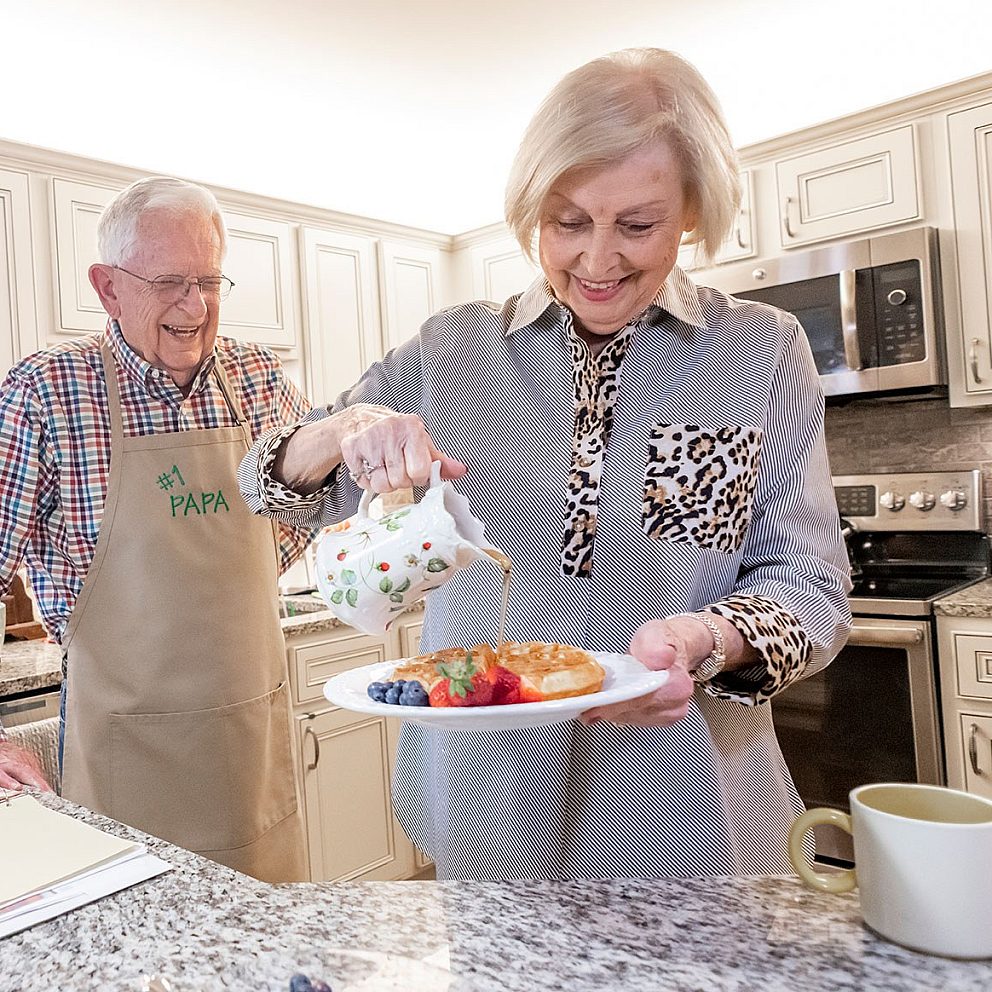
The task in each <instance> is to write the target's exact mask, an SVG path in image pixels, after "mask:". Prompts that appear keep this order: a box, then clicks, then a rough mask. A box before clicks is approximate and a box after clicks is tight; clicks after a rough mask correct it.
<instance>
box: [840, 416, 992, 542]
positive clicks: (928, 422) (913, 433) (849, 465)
mask: <svg viewBox="0 0 992 992" xmlns="http://www.w3.org/2000/svg"><path fill="white" fill-rule="evenodd" d="M826 434H827V449H828V451H829V453H830V471H831V472H832V473H833V474H834V475H857V474H858V473H860V472H918V471H951V472H953V471H958V470H964V469H973V468H977V469H981V472H982V485H983V490H984V502H985V506H984V517H983V519H984V521H985V531H986V533H992V406H980V407H968V408H956V409H953V410H952V409H951V408H950V407H949V406H948V404H947V400H943V399H934V400H913V401H911V402H902V403H891V402H878V401H875V402H871V401H854V402H852V403H849V404H847V405H844V406H829V407H827V418H826Z"/></svg>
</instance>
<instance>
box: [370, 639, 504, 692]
mask: <svg viewBox="0 0 992 992" xmlns="http://www.w3.org/2000/svg"><path fill="white" fill-rule="evenodd" d="M467 650H469V649H466V648H445V649H444V650H443V651H433V652H431V653H430V654H422V655H420V656H419V657H417V658H411V659H409V660H408V661H407V663H406V664H405V665H398V666H397V667H396V668H394V669H393V674H392V675H390V676H389V677H390V679H392V681H394V682H396V681H397V680H399V679H405V680H406V681H407V682H419V683H420V684H421V685H422V686H423V687H424V688H425V689H426V690H427V691H428V692H430V691H431V689H432V688H433V687H434V686H435V685H436V684H437V683H438V682H440V681H441V679H442V677H443V676H441V675H440V674H438V670H437V666H438V665H441V664H450V663H452V662H458V661H464V660H465V654H466V653H467ZM470 650H471V652H472V661H473V662H474V664H475V666H476V667H477V668H478V669H479V671H480V672H484V671H488V669H489V668H491V667H492V666H493V665H494V664H496V652H495V651H493V649H492V648H491V647H490V646H489V645H488V644H476V645H475V647H473V648H471V649H470Z"/></svg>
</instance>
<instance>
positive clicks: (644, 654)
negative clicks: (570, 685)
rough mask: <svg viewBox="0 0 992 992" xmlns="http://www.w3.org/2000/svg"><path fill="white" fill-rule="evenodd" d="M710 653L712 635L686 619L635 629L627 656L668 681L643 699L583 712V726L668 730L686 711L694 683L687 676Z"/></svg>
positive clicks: (671, 620) (702, 625)
mask: <svg viewBox="0 0 992 992" xmlns="http://www.w3.org/2000/svg"><path fill="white" fill-rule="evenodd" d="M712 650H713V635H712V634H711V633H710V631H709V630H708V629H707V627H706V625H705V624H703V623H700V622H699V621H698V620H692V619H690V618H687V617H672V618H671V619H669V620H649V621H648V622H647V623H645V624H643V625H642V626H641V627H639V628H638V629H637V631H636V632H635V634H634V636H633V638H632V639H631V642H630V653H631V655H633V656H634V657H635V658H636V659H637V660H638V661H639V662H641V664H642V665H644V667H645V668H650V669H651V670H652V671H667V672H668V681H667V682H666V683H665V684H664V685H663V686H662V687H661V688H660V689H655V691H654V692H652V693H650V694H649V695H647V696H640V697H638V698H637V699H630V700H628V701H627V702H625V703H613V704H612V705H611V706H597V707H596V708H595V709H591V710H586V712H585V713H583V714H582V716H581V717H580V719H581V720H582V722H583V723H587V724H589V723H595V722H596V721H597V720H609V721H611V722H612V723H619V724H624V725H626V726H630V727H669V726H671V725H672V724H673V723H678V721H679V720H681V719H682V717H684V716H685V715H686V713H687V712H688V710H689V700H690V699H692V693H693V689H694V688H695V686H696V683H695V682H693V680H692V678H691V677H690V676H689V669H691V668H695V667H696V665H698V664H699V663H700V662H701V661H702V660H703V659H704V658H707V657H709V654H710V652H711V651H712Z"/></svg>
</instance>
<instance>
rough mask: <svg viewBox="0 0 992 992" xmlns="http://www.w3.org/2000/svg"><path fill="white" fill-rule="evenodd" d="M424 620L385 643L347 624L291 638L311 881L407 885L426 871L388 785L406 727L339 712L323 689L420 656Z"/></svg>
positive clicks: (403, 625)
mask: <svg viewBox="0 0 992 992" xmlns="http://www.w3.org/2000/svg"><path fill="white" fill-rule="evenodd" d="M421 622H422V621H421V616H420V614H412V615H411V617H410V618H409V619H407V620H403V621H400V622H399V623H398V624H397V625H396V627H395V628H394V629H393V630H391V631H390V632H389V633H388V634H386V635H384V636H383V637H370V636H368V635H365V634H360V633H358V632H357V631H355V630H353V629H352V628H351V627H345V626H341V627H335V628H332V629H330V630H321V631H317V632H311V633H303V634H299V635H295V636H294V635H292V634H289V635H288V636H287V642H286V649H287V654H288V662H289V675H290V682H291V685H292V691H293V703H294V717H295V726H296V744H297V753H298V756H299V762H300V769H299V773H300V774H299V778H300V785H301V788H302V801H303V808H304V816H305V820H306V832H307V848H308V855H309V860H310V878H311V880H312V881H314V882H320V881H334V882H343V881H350V880H356V879H360V880H363V881H389V880H396V879H405V878H411V877H413V876H415V875H418V874H420V873H421V872H424V871H425V870H426V869H428V868H429V866H430V861H429V860H427V859H426V858H425V857H424V855H423V854H422V853H421V852H420V851H418V850H417V849H416V848H415V847H414V846H413V844H412V843H411V842H410V840H409V838H408V837H407V836H406V834H405V833H404V832H403V828H402V827H401V826H400V824H399V822H398V821H397V819H396V817H395V816H394V815H393V806H392V800H391V798H390V787H391V784H392V776H393V766H394V762H395V757H396V745H397V742H398V740H399V734H400V726H401V721H400V720H386V719H383V718H381V717H372V716H368V715H365V714H362V713H353V712H351V711H349V710H342V709H339V708H338V707H336V706H332V705H331V704H330V703H328V702H327V701H326V700H325V699H324V696H323V693H322V691H320V690H321V689H322V687H323V683H324V682H325V681H326V680H327V678H329V677H330V676H331V675H334V674H337V673H339V672H343V671H347V670H349V669H352V668H358V667H360V666H362V665H369V664H372V663H374V662H377V661H383V660H387V659H393V658H400V657H406V656H409V655H410V654H414V653H416V649H417V643H418V641H419V635H420V626H421Z"/></svg>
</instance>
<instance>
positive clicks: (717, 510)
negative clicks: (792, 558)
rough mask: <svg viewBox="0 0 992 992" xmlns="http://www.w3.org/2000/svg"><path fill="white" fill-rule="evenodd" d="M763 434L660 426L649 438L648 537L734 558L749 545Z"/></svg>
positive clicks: (646, 483)
mask: <svg viewBox="0 0 992 992" xmlns="http://www.w3.org/2000/svg"><path fill="white" fill-rule="evenodd" d="M761 438H762V432H761V431H759V430H754V429H753V428H748V427H693V426H689V425H687V424H658V425H657V426H656V427H655V428H654V430H653V431H652V432H651V436H650V437H649V439H648V459H647V467H646V468H645V471H644V505H643V509H642V519H641V526H642V528H643V530H644V532H645V533H646V534H647V535H648V537H653V538H655V539H657V540H662V541H674V542H676V543H679V544H694V545H696V546H697V547H700V548H706V549H707V550H710V551H721V552H723V553H725V554H732V553H733V552H735V551H738V550H740V548H741V546H742V545H743V544H744V538H745V536H746V534H747V528H748V524H749V523H750V521H751V504H752V502H753V500H754V490H755V487H756V485H757V477H758V464H759V460H760V459H759V455H760V451H761Z"/></svg>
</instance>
